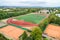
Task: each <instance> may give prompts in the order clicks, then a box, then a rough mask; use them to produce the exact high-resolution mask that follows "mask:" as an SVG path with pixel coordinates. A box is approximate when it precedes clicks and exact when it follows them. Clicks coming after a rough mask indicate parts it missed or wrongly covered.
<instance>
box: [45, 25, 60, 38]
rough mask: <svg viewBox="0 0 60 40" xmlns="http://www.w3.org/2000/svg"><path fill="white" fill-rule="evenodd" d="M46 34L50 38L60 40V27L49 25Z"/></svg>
mask: <svg viewBox="0 0 60 40" xmlns="http://www.w3.org/2000/svg"><path fill="white" fill-rule="evenodd" d="M44 33H46V34H47V35H48V36H51V37H54V38H58V39H60V26H55V25H52V24H49V25H48V26H47V28H46V30H45V31H44Z"/></svg>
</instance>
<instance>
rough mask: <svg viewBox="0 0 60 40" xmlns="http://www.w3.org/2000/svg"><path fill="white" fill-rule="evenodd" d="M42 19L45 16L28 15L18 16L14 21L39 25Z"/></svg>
mask: <svg viewBox="0 0 60 40" xmlns="http://www.w3.org/2000/svg"><path fill="white" fill-rule="evenodd" d="M44 18H45V16H42V15H38V14H37V15H36V14H28V15H23V16H18V17H16V18H15V19H17V20H24V21H26V22H31V23H35V24H39V23H40V22H41V21H42V20H43V19H44Z"/></svg>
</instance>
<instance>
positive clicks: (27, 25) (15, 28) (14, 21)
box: [0, 14, 46, 40]
mask: <svg viewBox="0 0 60 40" xmlns="http://www.w3.org/2000/svg"><path fill="white" fill-rule="evenodd" d="M45 18H46V16H44V15H38V14H37V15H36V14H26V15H22V16H17V17H15V18H9V19H7V20H6V25H4V26H1V27H0V32H1V33H2V34H3V35H5V36H6V37H9V38H11V39H14V40H18V38H19V36H20V35H22V33H23V32H24V31H27V32H31V31H32V28H34V27H38V25H39V24H40V23H41V22H42V21H43V20H44V19H45Z"/></svg>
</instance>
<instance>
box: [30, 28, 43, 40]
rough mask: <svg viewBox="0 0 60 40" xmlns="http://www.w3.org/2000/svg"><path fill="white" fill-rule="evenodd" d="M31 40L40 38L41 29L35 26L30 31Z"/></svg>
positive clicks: (39, 39)
mask: <svg viewBox="0 0 60 40" xmlns="http://www.w3.org/2000/svg"><path fill="white" fill-rule="evenodd" d="M30 36H31V37H32V39H33V40H42V31H41V29H40V28H39V27H35V28H34V29H33V30H32V32H31V35H30Z"/></svg>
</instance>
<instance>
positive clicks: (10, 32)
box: [0, 25, 24, 40]
mask: <svg viewBox="0 0 60 40" xmlns="http://www.w3.org/2000/svg"><path fill="white" fill-rule="evenodd" d="M0 32H2V33H3V34H5V35H7V36H9V37H11V38H13V39H14V40H18V38H19V36H20V35H22V34H23V32H24V30H22V29H19V28H16V27H14V26H10V25H8V26H6V27H4V28H1V29H0Z"/></svg>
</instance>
